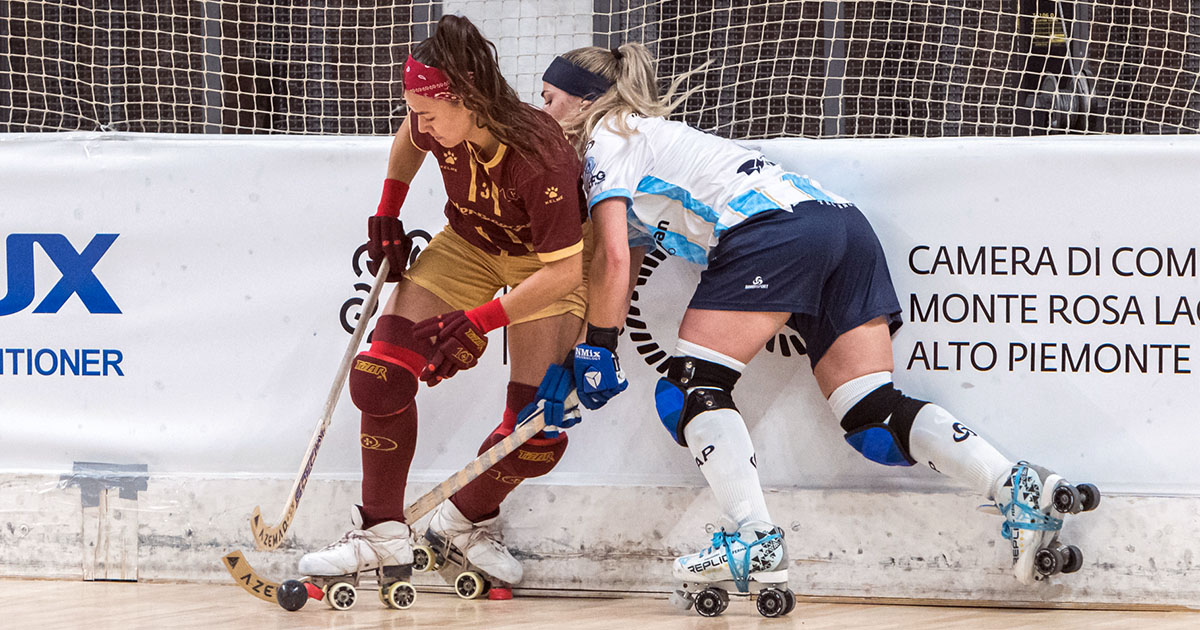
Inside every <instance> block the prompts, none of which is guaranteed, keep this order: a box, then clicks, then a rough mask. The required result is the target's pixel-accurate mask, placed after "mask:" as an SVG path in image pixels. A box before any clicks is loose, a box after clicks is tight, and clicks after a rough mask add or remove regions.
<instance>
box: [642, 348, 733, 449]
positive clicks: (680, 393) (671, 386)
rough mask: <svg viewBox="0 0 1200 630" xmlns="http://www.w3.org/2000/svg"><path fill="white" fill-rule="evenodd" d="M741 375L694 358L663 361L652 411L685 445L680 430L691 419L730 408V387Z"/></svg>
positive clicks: (731, 397) (673, 435) (683, 444)
mask: <svg viewBox="0 0 1200 630" xmlns="http://www.w3.org/2000/svg"><path fill="white" fill-rule="evenodd" d="M739 377H741V374H740V373H738V371H737V370H734V369H732V368H728V367H725V366H724V365H721V364H719V363H713V362H712V361H706V360H704V359H698V358H696V357H671V358H670V359H667V374H666V376H663V377H662V378H660V379H658V384H657V385H655V387H654V408H655V409H656V410H657V411H658V418H659V419H660V420H662V423H663V426H664V427H666V429H667V432H668V433H670V434H671V437H672V438H674V439H675V443H676V444H679V445H680V446H687V439H685V438H684V436H683V429H684V428H685V427H686V426H687V424H688V423H689V422H691V420H692V418H694V417H696V416H697V415H699V414H701V413H704V412H705V411H713V410H715V409H733V410H735V411H736V410H737V407H736V406H735V405H734V404H733V387H734V385H736V384H737V381H738V378H739Z"/></svg>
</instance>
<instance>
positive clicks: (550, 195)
mask: <svg viewBox="0 0 1200 630" xmlns="http://www.w3.org/2000/svg"><path fill="white" fill-rule="evenodd" d="M562 200H563V196H562V195H560V194H558V186H550V187H549V188H547V189H546V203H558V202H560V201H562Z"/></svg>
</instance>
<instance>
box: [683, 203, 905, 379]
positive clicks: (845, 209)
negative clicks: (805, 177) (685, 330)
mask: <svg viewBox="0 0 1200 630" xmlns="http://www.w3.org/2000/svg"><path fill="white" fill-rule="evenodd" d="M688 308H696V309H705V310H715V311H755V312H774V313H792V317H791V319H789V320H788V325H789V326H791V327H792V328H795V329H796V331H797V332H799V333H800V335H801V336H802V337H804V343H805V345H806V346H807V350H808V356H809V360H810V361H812V365H813V366H814V367H815V366H816V365H817V362H818V361H820V360H821V357H822V356H824V355H825V352H826V351H828V350H829V347H830V346H831V345H833V342H834V340H836V339H837V338H838V337H839V336H840V335H841V334H842V333H845V332H848V331H850V330H853V329H854V328H857V327H858V326H861V325H862V324H865V323H867V322H869V321H871V320H872V319H875V318H876V317H880V316H882V317H886V318H887V321H888V326H889V327H890V328H891V331H892V332H893V333H894V332H896V330H897V329H899V328H900V324H901V319H900V313H901V310H900V302H899V301H898V300H897V299H896V289H895V287H893V286H892V278H891V275H889V273H888V268H887V261H886V260H884V256H883V247H882V246H880V244H879V239H878V238H877V237H876V236H875V231H874V230H873V229H871V224H870V223H869V222H867V218H866V217H864V216H863V214H862V212H860V211H859V210H858V208H855V207H854V206H852V205H837V204H830V203H824V202H820V201H806V202H804V203H800V204H796V205H795V206H794V207H793V208H792V210H791V211H787V210H779V211H778V212H766V213H763V214H759V215H755V216H753V217H751V218H749V219H747V220H746V221H744V222H743V223H740V224H738V225H736V226H734V227H733V228H732V229H730V230H729V231H728V232H726V233H725V234H724V235H723V236H722V237H721V240H720V241H719V242H718V243H717V246H716V247H714V248H713V249H712V251H710V252H709V255H708V268H707V269H705V270H704V272H703V273H701V274H700V284H699V285H698V286H697V287H696V292H695V294H693V295H692V301H691V303H689V304H688Z"/></svg>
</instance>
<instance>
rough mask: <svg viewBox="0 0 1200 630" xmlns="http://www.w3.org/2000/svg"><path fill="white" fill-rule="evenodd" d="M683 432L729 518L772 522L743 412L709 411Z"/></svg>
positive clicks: (740, 523) (693, 421)
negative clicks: (759, 479)
mask: <svg viewBox="0 0 1200 630" xmlns="http://www.w3.org/2000/svg"><path fill="white" fill-rule="evenodd" d="M683 435H684V439H686V440H687V444H688V448H689V449H691V451H692V456H693V457H695V458H696V465H697V466H699V467H700V472H701V473H703V474H704V479H705V480H707V481H708V486H709V487H710V488H712V491H713V494H714V495H716V498H717V505H718V506H719V507H720V508H721V511H722V512H724V513H725V516H726V518H728V519H729V520H730V521H732V522H733V523H736V524H737V525H738V526H739V527H740V526H741V525H742V524H743V523H746V522H748V521H764V522H767V523H770V522H772V521H771V515H770V514H769V513H768V512H767V502H766V499H764V498H763V491H762V486H761V485H760V484H759V481H758V468H757V467H756V466H755V460H754V444H753V443H752V442H751V441H750V432H749V431H747V430H746V423H745V422H744V421H743V420H742V415H741V414H739V413H738V412H737V411H736V410H734V409H717V410H716V411H706V412H704V413H702V414H700V415H698V416H696V417H695V418H693V419H692V421H691V422H689V423H688V425H687V426H686V427H684V429H683Z"/></svg>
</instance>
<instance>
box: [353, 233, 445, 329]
mask: <svg viewBox="0 0 1200 630" xmlns="http://www.w3.org/2000/svg"><path fill="white" fill-rule="evenodd" d="M408 237H409V238H411V239H412V240H413V246H412V253H410V254H409V255H408V264H409V265H412V263H413V261H414V260H416V259H417V254H419V253H421V250H422V249H424V248H425V246H428V245H429V240H430V239H431V238H432V237H431V236H430V235H429V232H426V231H425V230H412V231H410V232H409V233H408ZM422 242H424V245H422V244H421V243H422ZM366 254H367V244H366V243H363V244H362V245H360V246H359V247H358V249H356V250H354V256H353V257H352V258H351V259H350V268H351V269H352V270H354V275H355V276H356V277H359V278H362V277H363V276H364V275H366V276H367V280H371V277H370V275H368V274H367V266H366V265H365V264H364V263H365V262H366V260H367V259H366V257H365V256H366ZM354 291H355V293H361V294H362V295H356V296H354V297H352V298H350V299H348V300H346V301H345V302H343V303H342V309H341V312H340V313H339V314H338V318H339V320H340V321H341V324H342V329H343V330H345V331H346V334H348V335H353V334H354V327H355V325H357V324H358V319H359V317H360V316H361V314H360V310H361V309H362V305H363V304H364V303H365V302H366V301H367V296H368V295H370V294H371V285H370V284H369V283H368V282H355V283H354ZM385 297H386V296H381V297H380V302H381V303H382V301H383V299H385ZM375 308H376V309H378V308H379V305H378V304H376V305H375ZM371 315H372V316H374V315H375V313H372V314H371ZM370 339H371V338H370V337H369V336H368V337H367V341H370Z"/></svg>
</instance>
